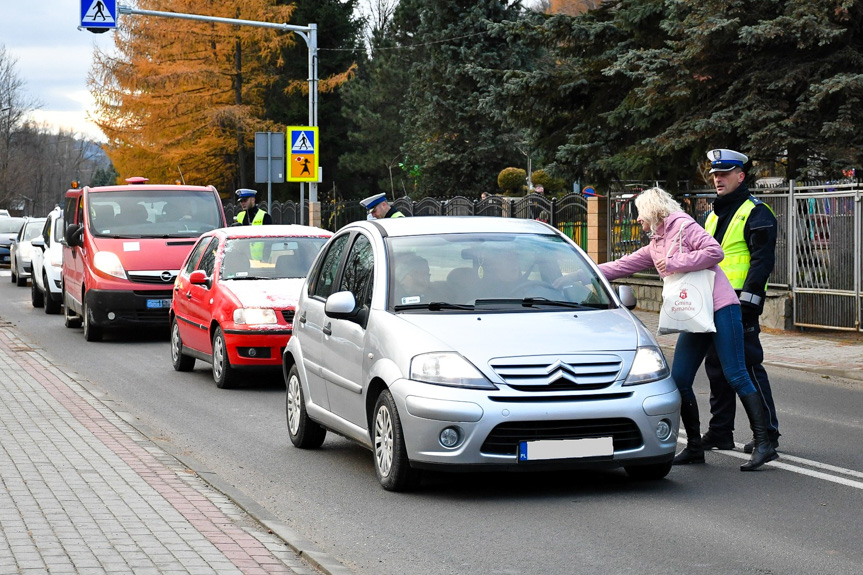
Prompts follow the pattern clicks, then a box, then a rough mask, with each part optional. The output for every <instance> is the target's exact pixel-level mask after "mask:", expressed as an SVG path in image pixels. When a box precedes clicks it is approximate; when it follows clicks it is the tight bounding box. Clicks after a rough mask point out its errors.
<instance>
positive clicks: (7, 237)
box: [0, 232, 18, 245]
mask: <svg viewBox="0 0 863 575" xmlns="http://www.w3.org/2000/svg"><path fill="white" fill-rule="evenodd" d="M17 235H18V232H15V233H14V234H5V233H3V234H0V242H3V243H4V244H7V245H8V244H11V243H12V240H14V239H15V236H17Z"/></svg>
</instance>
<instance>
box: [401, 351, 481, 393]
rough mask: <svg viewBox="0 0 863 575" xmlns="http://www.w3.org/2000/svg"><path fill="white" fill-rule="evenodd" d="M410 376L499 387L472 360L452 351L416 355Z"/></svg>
mask: <svg viewBox="0 0 863 575" xmlns="http://www.w3.org/2000/svg"><path fill="white" fill-rule="evenodd" d="M410 378H411V379H413V380H415V381H422V382H424V383H432V384H435V385H448V386H451V387H466V388H469V389H497V387H496V386H495V385H494V384H493V383H492V382H490V381H489V380H488V379H487V378H486V377H485V376H484V375H483V374H482V373H481V372H480V371H479V370H478V369H477V368H476V367H474V365H473V364H472V363H471V362H469V361H468V360H466V359H465V358H463V357H462V356H461V355H459V354H457V353H455V352H451V351H450V352H432V353H423V354H420V355H418V356H416V357H414V358H413V359H412V360H411V373H410Z"/></svg>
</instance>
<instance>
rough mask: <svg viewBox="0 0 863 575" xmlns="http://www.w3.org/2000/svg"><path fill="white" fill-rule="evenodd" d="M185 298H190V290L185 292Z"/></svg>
mask: <svg viewBox="0 0 863 575" xmlns="http://www.w3.org/2000/svg"><path fill="white" fill-rule="evenodd" d="M186 299H192V292H191V291H187V292H186Z"/></svg>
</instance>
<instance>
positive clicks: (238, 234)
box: [208, 224, 333, 239]
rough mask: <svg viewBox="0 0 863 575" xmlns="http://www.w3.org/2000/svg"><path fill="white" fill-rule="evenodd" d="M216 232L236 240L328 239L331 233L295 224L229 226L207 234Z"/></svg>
mask: <svg viewBox="0 0 863 575" xmlns="http://www.w3.org/2000/svg"><path fill="white" fill-rule="evenodd" d="M214 232H218V233H219V234H220V235H224V236H225V238H227V239H236V238H270V237H283V236H291V237H326V238H328V237H330V236H331V235H333V232H331V231H329V230H325V229H323V228H316V227H314V226H300V225H297V224H278V225H267V226H231V227H229V228H219V229H218V230H213V231H212V232H208V233H210V234H212V233H214Z"/></svg>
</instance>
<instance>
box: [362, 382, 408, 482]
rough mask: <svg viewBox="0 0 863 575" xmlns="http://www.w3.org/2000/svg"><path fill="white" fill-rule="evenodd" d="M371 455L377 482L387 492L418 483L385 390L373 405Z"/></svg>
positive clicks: (390, 399) (394, 411) (389, 396)
mask: <svg viewBox="0 0 863 575" xmlns="http://www.w3.org/2000/svg"><path fill="white" fill-rule="evenodd" d="M372 452H373V454H374V460H375V473H376V474H377V476H378V481H380V483H381V485H382V486H383V488H384V489H386V490H387V491H406V490H408V489H410V488H412V487H415V486H416V485H417V484H418V483H419V481H420V472H419V471H418V470H416V469H413V468H411V463H410V460H409V459H408V453H407V447H405V439H404V432H403V431H402V424H401V419H400V418H399V413H398V411H397V410H396V403H395V400H394V399H393V396H392V394H391V393H390V392H389V391H388V390H384V391H382V392H381V394H380V396H378V400H377V402H376V403H375V411H374V414H373V417H372Z"/></svg>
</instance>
